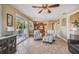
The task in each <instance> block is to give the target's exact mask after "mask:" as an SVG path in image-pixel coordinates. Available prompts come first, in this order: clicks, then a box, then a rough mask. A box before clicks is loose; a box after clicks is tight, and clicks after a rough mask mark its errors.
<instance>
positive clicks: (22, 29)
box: [16, 16, 28, 44]
mask: <svg viewBox="0 0 79 59" xmlns="http://www.w3.org/2000/svg"><path fill="white" fill-rule="evenodd" d="M16 32H17V44H19V43H21V42H22V41H24V40H25V39H27V38H28V22H27V21H25V19H23V18H21V17H19V16H16Z"/></svg>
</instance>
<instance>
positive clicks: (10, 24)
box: [7, 14, 13, 26]
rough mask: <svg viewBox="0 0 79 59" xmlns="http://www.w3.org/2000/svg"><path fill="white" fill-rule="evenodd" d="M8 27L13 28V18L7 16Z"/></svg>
mask: <svg viewBox="0 0 79 59" xmlns="http://www.w3.org/2000/svg"><path fill="white" fill-rule="evenodd" d="M7 26H13V16H12V15H10V14H7Z"/></svg>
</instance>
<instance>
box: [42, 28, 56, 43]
mask: <svg viewBox="0 0 79 59" xmlns="http://www.w3.org/2000/svg"><path fill="white" fill-rule="evenodd" d="M54 39H55V32H54V30H51V29H50V30H48V31H47V33H46V34H45V36H44V37H43V42H46V43H52V42H54V41H55V40H54Z"/></svg>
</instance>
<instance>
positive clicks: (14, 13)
mask: <svg viewBox="0 0 79 59" xmlns="http://www.w3.org/2000/svg"><path fill="white" fill-rule="evenodd" d="M7 14H11V15H12V16H13V28H14V30H15V29H16V16H17V15H19V16H21V17H22V18H24V20H26V21H28V20H30V18H29V17H27V16H25V15H24V14H22V13H21V12H20V11H18V10H16V9H15V8H14V7H13V6H11V5H8V4H7V5H6V4H5V5H2V24H3V26H2V27H3V29H2V30H3V32H5V31H6V29H7Z"/></svg>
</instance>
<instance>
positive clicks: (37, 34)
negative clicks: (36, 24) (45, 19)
mask: <svg viewBox="0 0 79 59" xmlns="http://www.w3.org/2000/svg"><path fill="white" fill-rule="evenodd" d="M34 40H42V36H41V33H40V31H39V30H34Z"/></svg>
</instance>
